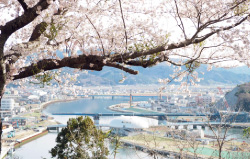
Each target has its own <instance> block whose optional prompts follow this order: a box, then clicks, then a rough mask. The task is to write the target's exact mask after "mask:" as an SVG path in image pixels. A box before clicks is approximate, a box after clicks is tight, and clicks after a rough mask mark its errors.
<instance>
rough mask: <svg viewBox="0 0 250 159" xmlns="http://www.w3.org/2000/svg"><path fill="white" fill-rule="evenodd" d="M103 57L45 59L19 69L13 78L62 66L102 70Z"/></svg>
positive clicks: (86, 56) (28, 75) (85, 56)
mask: <svg viewBox="0 0 250 159" xmlns="http://www.w3.org/2000/svg"><path fill="white" fill-rule="evenodd" d="M102 61H103V57H100V56H96V55H80V56H78V57H65V58H63V59H61V60H56V59H43V60H40V61H38V62H37V63H32V64H31V65H29V66H27V67H23V68H20V69H19V71H18V72H19V73H18V74H17V75H13V80H17V79H21V78H26V77H30V76H33V75H35V74H38V73H40V72H42V71H48V70H53V69H58V68H62V67H70V68H79V69H87V70H96V71H100V70H102V68H103V66H104V64H103V62H102Z"/></svg>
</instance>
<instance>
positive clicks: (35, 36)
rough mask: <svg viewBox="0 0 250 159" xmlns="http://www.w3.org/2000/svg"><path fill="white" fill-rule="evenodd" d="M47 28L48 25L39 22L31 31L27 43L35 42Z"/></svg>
mask: <svg viewBox="0 0 250 159" xmlns="http://www.w3.org/2000/svg"><path fill="white" fill-rule="evenodd" d="M47 26H48V24H47V23H45V22H41V23H40V24H37V25H36V27H35V29H34V30H33V32H32V34H31V37H30V39H29V41H35V40H37V39H38V38H39V37H40V36H41V35H42V33H43V32H44V31H45V30H46V27H47Z"/></svg>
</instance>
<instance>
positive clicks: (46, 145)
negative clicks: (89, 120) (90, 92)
mask: <svg viewBox="0 0 250 159" xmlns="http://www.w3.org/2000/svg"><path fill="white" fill-rule="evenodd" d="M148 98H149V97H134V99H133V100H134V101H147V100H148ZM128 101H129V97H123V98H118V99H114V100H112V99H94V100H93V99H81V100H78V101H71V102H66V103H55V104H52V105H50V106H49V107H47V108H46V109H45V110H44V111H43V112H44V113H46V114H49V115H51V114H52V113H56V112H57V113H59V112H60V113H66V112H67V113H79V112H80V113H111V112H112V111H111V110H109V109H107V107H108V106H110V105H113V104H119V103H128ZM112 113H114V112H112ZM53 117H54V118H55V120H57V121H59V122H61V123H63V124H66V123H67V120H68V119H69V118H72V117H75V116H53ZM101 120H102V119H101ZM56 136H57V133H49V134H47V135H45V136H42V137H40V138H38V139H36V140H34V141H31V142H29V143H27V144H25V145H23V146H21V147H20V148H17V149H16V151H15V154H14V155H15V157H17V158H18V159H41V158H46V159H49V158H51V156H50V154H49V150H50V149H51V148H52V147H54V146H55V145H56V142H55V139H56ZM109 147H110V153H111V154H110V156H109V158H114V157H113V153H112V146H111V145H109ZM116 158H119V159H130V158H131V159H139V158H144V159H151V158H152V157H151V156H149V155H148V154H147V153H144V152H141V151H137V150H134V149H131V148H126V147H125V148H121V149H119V151H118V153H117V157H116Z"/></svg>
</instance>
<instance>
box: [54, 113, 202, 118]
mask: <svg viewBox="0 0 250 159" xmlns="http://www.w3.org/2000/svg"><path fill="white" fill-rule="evenodd" d="M52 115H76V116H92V117H94V120H99V119H100V117H101V116H140V117H151V116H155V117H158V120H167V117H168V116H206V115H205V114H187V113H52Z"/></svg>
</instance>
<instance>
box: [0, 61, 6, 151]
mask: <svg viewBox="0 0 250 159" xmlns="http://www.w3.org/2000/svg"><path fill="white" fill-rule="evenodd" d="M5 85H6V69H5V64H4V61H3V59H1V61H0V109H1V100H2V97H3V94H4V90H5ZM2 132H3V131H2V116H1V114H0V154H1V153H2Z"/></svg>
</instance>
